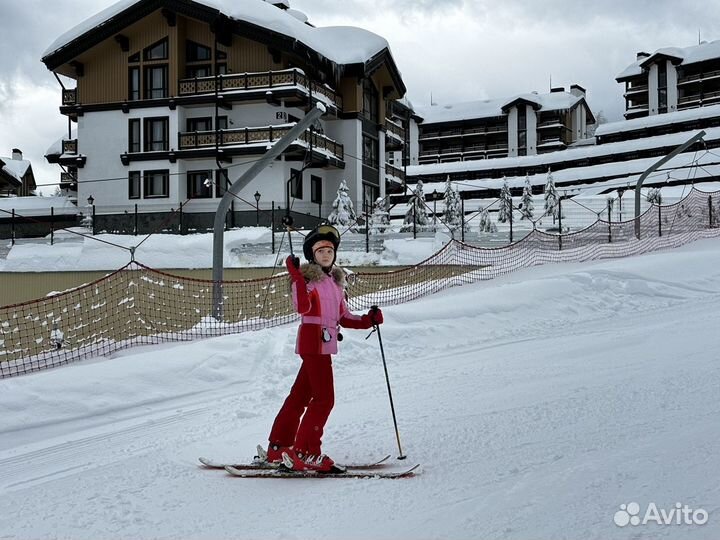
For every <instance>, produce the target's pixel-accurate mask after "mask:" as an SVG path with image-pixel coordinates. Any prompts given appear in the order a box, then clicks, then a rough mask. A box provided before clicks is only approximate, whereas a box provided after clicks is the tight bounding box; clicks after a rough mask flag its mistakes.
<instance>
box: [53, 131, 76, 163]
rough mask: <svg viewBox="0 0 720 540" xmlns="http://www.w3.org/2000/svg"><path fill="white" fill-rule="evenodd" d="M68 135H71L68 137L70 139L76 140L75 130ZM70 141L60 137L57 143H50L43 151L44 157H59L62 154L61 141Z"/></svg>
mask: <svg viewBox="0 0 720 540" xmlns="http://www.w3.org/2000/svg"><path fill="white" fill-rule="evenodd" d="M70 134H71V135H70V139H76V138H77V129H73V130H72V131H71V132H70ZM70 139H68V138H67V137H66V136H65V135H63V136H62V137H60V138H59V139H58V140H57V141H55V142H54V143H52V144H51V145H50V147H49V148H48V149H47V150H45V157H47V156H59V155H60V154H62V153H63V150H62V143H63V141H67V140H70Z"/></svg>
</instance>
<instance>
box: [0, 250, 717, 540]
mask: <svg viewBox="0 0 720 540" xmlns="http://www.w3.org/2000/svg"><path fill="white" fill-rule="evenodd" d="M689 268H691V269H692V272H688V269H689ZM719 298H720V240H717V239H712V240H703V241H700V242H696V243H693V244H690V245H687V246H685V247H683V248H680V249H677V250H673V251H665V252H658V253H653V254H649V255H645V256H640V257H635V258H628V259H621V260H612V261H603V262H593V263H582V264H580V263H578V264H561V265H548V266H543V267H534V268H529V269H525V270H522V271H519V272H516V273H513V274H511V275H509V276H505V277H502V278H498V279H495V280H492V281H488V282H483V283H479V284H475V285H466V286H463V287H457V288H453V289H450V290H447V291H445V292H442V293H439V294H436V295H433V296H431V297H428V298H425V299H422V300H419V301H414V302H411V303H408V304H405V305H399V306H393V307H387V308H385V309H384V312H385V321H386V322H385V324H384V325H383V326H382V337H383V343H384V346H385V355H386V358H387V361H388V372H389V376H390V381H391V383H392V388H393V398H394V403H395V409H396V412H397V416H398V425H399V430H400V436H401V440H402V446H403V450H404V451H405V453H406V454H407V455H408V456H409V457H408V460H407V461H404V462H397V461H394V460H393V466H392V469H393V470H397V469H399V468H402V467H404V466H405V465H406V464H407V465H409V464H413V463H421V464H422V468H421V474H420V475H419V476H417V477H415V478H412V479H406V480H402V481H383V480H326V481H316V480H298V481H284V480H277V481H273V482H270V481H264V480H243V479H235V478H231V477H229V476H228V475H226V474H225V473H223V472H220V471H208V470H203V469H201V468H199V467H198V466H197V465H198V463H197V457H198V456H201V455H202V456H207V457H211V458H214V459H218V460H245V459H250V458H251V457H252V455H253V451H254V450H253V449H254V445H255V444H257V443H261V444H264V443H265V441H266V436H267V433H268V431H269V428H270V424H271V422H272V419H273V417H274V414H275V413H276V412H277V409H278V408H279V406H280V404H281V403H282V400H283V398H284V396H285V394H286V392H287V391H288V389H289V388H290V385H291V384H292V381H293V379H294V377H295V372H296V369H297V366H298V361H297V359H296V357H295V355H294V354H293V352H292V351H293V347H294V340H295V326H294V325H290V326H285V327H279V328H273V329H269V330H263V331H257V332H251V333H250V332H249V333H245V334H239V335H231V336H225V337H220V338H215V339H209V340H205V341H197V342H192V343H187V344H165V345H162V346H155V347H145V348H136V349H132V350H126V351H124V352H122V353H117V354H114V355H113V356H112V357H110V358H97V359H95V360H92V361H86V362H82V363H77V364H73V365H69V366H67V367H64V368H57V369H53V370H49V371H45V372H40V373H35V374H31V375H27V376H23V377H17V378H11V379H5V380H2V381H0V415H1V416H2V418H3V423H2V426H1V427H0V433H1V436H0V530H2V531H3V536H4V537H8V538H37V539H44V538H75V539H94V538H208V539H209V538H268V539H273V538H318V539H324V538H383V539H390V538H398V539H404V538H506V539H510V540H512V539H518V540H525V539H530V538H566V539H583V540H585V539H609V540H612V539H625V538H629V537H634V538H641V537H642V538H644V537H648V538H650V537H652V538H667V539H670V538H681V537H682V538H698V539H701V538H702V539H704V538H707V539H710V538H716V537H717V535H718V530H719V529H718V525H717V515H716V514H717V509H718V508H720V491H719V490H718V487H717V479H716V474H715V473H713V471H717V470H719V469H720V424H719V423H718V422H717V418H718V415H719V414H720V400H718V386H719V385H720V365H719V364H718V362H717V355H716V354H713V353H712V351H717V349H718V346H719V345H720V341H719V339H718V336H717V327H718V324H719V323H720V314H719V313H718V310H717V302H718V299H719ZM345 334H346V339H345V340H344V341H343V343H342V349H341V352H340V354H339V355H338V356H337V357H336V358H335V362H334V364H335V377H336V395H337V399H336V406H335V410H334V411H333V414H332V416H331V417H330V422H329V424H328V426H327V430H326V435H325V437H324V441H325V444H324V449H325V450H326V451H327V452H328V453H329V454H330V455H331V456H333V457H334V458H335V459H338V460H341V461H348V460H352V461H359V460H365V459H370V458H374V457H378V456H381V455H385V454H387V453H390V452H394V450H395V435H394V431H393V428H392V422H391V419H390V411H389V405H388V399H387V393H386V389H385V379H384V372H383V369H382V363H381V360H380V355H379V350H378V346H377V339H376V338H375V337H371V338H370V339H369V340H365V339H364V338H365V335H366V333H365V332H353V331H348V332H346V333H345ZM630 502H637V503H638V504H640V505H641V507H643V508H644V507H646V506H647V505H648V504H650V503H651V502H653V503H655V504H657V505H658V506H659V507H661V508H667V509H671V508H673V507H674V505H675V503H676V502H681V503H683V504H688V505H689V506H691V507H692V508H695V509H697V508H702V509H704V510H706V511H707V512H709V514H710V519H709V522H708V523H707V524H705V525H666V526H658V525H638V526H635V527H631V528H627V527H626V528H621V527H618V526H616V525H615V524H614V522H613V516H614V514H615V512H616V511H618V510H619V508H620V505H621V504H628V503H630ZM278 509H282V511H281V512H279V511H278Z"/></svg>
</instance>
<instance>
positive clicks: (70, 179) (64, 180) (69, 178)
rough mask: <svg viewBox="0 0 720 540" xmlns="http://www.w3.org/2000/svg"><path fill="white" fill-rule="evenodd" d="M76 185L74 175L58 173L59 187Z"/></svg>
mask: <svg viewBox="0 0 720 540" xmlns="http://www.w3.org/2000/svg"><path fill="white" fill-rule="evenodd" d="M75 183H77V178H76V177H75V175H74V174H72V173H68V172H61V173H60V185H63V184H75Z"/></svg>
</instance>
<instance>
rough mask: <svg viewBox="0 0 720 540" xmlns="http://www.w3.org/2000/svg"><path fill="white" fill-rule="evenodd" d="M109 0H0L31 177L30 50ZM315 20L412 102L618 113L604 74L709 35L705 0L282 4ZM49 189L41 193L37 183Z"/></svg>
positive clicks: (17, 126) (4, 147) (3, 123)
mask: <svg viewBox="0 0 720 540" xmlns="http://www.w3.org/2000/svg"><path fill="white" fill-rule="evenodd" d="M236 1H238V2H242V1H243V0H236ZM113 2H114V0H22V1H16V0H0V5H2V7H3V10H2V12H3V17H2V20H1V21H0V73H2V77H1V78H0V156H8V155H9V154H10V151H11V149H12V148H14V147H18V148H20V149H21V150H22V151H23V153H24V155H25V157H26V158H28V159H30V160H31V161H32V163H33V169H34V171H35V175H36V178H37V179H38V183H39V184H51V183H56V182H57V181H58V179H59V169H57V168H56V167H55V166H50V165H47V164H46V163H45V160H44V158H43V155H44V153H45V150H46V149H47V148H48V147H49V146H50V145H51V144H52V143H53V142H54V141H55V140H57V139H58V138H59V137H60V136H61V135H62V134H63V133H64V132H65V131H66V129H67V120H66V119H65V118H64V117H63V116H61V115H60V113H59V111H58V107H59V104H60V88H59V85H58V83H57V81H56V80H55V78H54V77H53V75H52V74H51V73H50V72H48V71H47V70H46V69H45V66H44V65H43V64H42V63H41V61H40V57H41V55H42V53H43V51H44V50H45V49H46V48H47V46H48V45H49V44H50V43H52V41H53V40H54V39H55V38H56V37H58V36H59V35H60V34H62V33H63V32H65V31H66V30H68V29H69V28H71V27H72V26H74V25H75V24H77V23H79V22H81V21H82V20H83V19H85V18H87V17H88V16H90V15H92V14H94V13H96V12H97V11H100V10H101V9H103V8H105V7H107V6H109V5H111V4H112V3H113ZM291 5H292V7H293V8H295V9H299V10H302V11H304V12H305V13H306V14H307V15H308V16H309V17H310V20H311V22H312V23H313V24H315V25H316V26H329V25H353V26H360V27H363V28H366V29H368V30H371V31H373V32H375V33H377V34H380V35H381V36H383V37H385V38H386V39H387V40H388V41H389V42H390V46H391V49H392V52H393V56H394V57H395V61H396V63H397V64H398V67H399V68H400V70H401V72H402V74H403V78H404V80H405V84H406V86H407V88H408V97H409V98H410V100H411V101H412V102H413V103H414V104H415V105H418V106H426V105H429V103H430V95H431V93H432V96H433V101H434V102H436V103H438V104H441V105H442V104H445V103H452V102H457V101H470V100H475V99H487V98H502V97H506V96H512V95H514V94H518V93H523V92H530V91H533V90H537V91H539V92H546V91H548V90H549V87H550V80H551V78H552V84H553V86H565V87H568V86H570V85H571V84H573V83H577V84H580V85H581V86H583V87H585V88H586V89H587V90H588V101H589V103H590V107H591V108H592V109H593V111H594V112H595V113H596V114H597V113H598V112H599V111H602V112H603V115H604V116H605V117H607V118H608V119H609V120H611V121H612V120H620V119H621V118H622V112H623V100H622V88H621V85H619V84H617V83H616V82H615V76H616V75H617V74H618V73H619V72H620V71H622V70H623V69H624V68H625V67H626V66H627V65H629V64H631V63H632V62H633V61H634V60H635V54H636V52H638V51H648V52H653V51H655V50H656V49H658V48H660V47H667V46H678V47H684V46H689V45H694V44H697V42H698V33H699V34H700V38H701V39H702V40H704V41H713V40H715V39H720V2H707V1H705V0H685V1H684V2H682V3H681V2H679V1H678V0H602V1H597V0H502V1H498V0H492V1H490V0H291ZM44 191H51V189H48V190H44Z"/></svg>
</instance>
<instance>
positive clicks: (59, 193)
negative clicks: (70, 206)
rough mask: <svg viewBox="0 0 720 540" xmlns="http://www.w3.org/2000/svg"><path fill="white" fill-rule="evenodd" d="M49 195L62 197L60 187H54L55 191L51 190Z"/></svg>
mask: <svg viewBox="0 0 720 540" xmlns="http://www.w3.org/2000/svg"><path fill="white" fill-rule="evenodd" d="M50 196H51V197H62V189H60V186H56V187H55V191H53V192H52V195H50Z"/></svg>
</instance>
